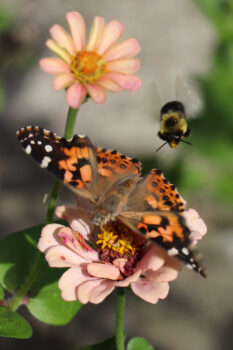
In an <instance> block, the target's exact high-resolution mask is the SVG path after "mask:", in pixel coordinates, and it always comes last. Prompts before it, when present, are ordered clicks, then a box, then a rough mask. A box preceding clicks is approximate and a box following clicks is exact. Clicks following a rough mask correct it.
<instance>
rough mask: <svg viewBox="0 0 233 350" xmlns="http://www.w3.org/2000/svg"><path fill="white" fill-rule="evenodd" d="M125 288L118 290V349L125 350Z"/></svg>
mask: <svg viewBox="0 0 233 350" xmlns="http://www.w3.org/2000/svg"><path fill="white" fill-rule="evenodd" d="M124 311H125V288H117V304H116V348H117V350H124V349H125V335H124Z"/></svg>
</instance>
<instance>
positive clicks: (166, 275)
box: [145, 266, 178, 282]
mask: <svg viewBox="0 0 233 350" xmlns="http://www.w3.org/2000/svg"><path fill="white" fill-rule="evenodd" d="M177 276H178V271H177V270H175V269H173V268H171V267H169V266H163V267H161V268H160V269H159V270H158V271H148V272H146V274H145V280H146V281H147V282H168V281H173V280H175V279H176V278H177Z"/></svg>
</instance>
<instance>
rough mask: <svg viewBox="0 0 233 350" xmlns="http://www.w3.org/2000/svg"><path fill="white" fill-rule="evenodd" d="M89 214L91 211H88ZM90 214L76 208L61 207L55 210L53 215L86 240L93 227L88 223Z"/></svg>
mask: <svg viewBox="0 0 233 350" xmlns="http://www.w3.org/2000/svg"><path fill="white" fill-rule="evenodd" d="M90 213H91V211H90ZM90 213H89V214H88V213H86V212H85V211H83V210H82V209H80V208H79V207H76V206H69V205H61V206H59V207H57V208H56V211H55V214H56V215H57V216H58V217H59V218H60V219H64V220H66V221H67V222H68V223H69V225H70V226H71V228H72V229H73V230H74V231H78V232H79V233H80V234H81V235H82V236H83V237H84V239H86V240H89V239H90V233H91V232H92V231H93V228H94V225H93V224H92V222H91V221H90V216H91V215H90Z"/></svg>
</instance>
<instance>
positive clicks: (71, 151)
mask: <svg viewBox="0 0 233 350" xmlns="http://www.w3.org/2000/svg"><path fill="white" fill-rule="evenodd" d="M17 137H18V140H19V142H20V143H21V146H22V147H23V149H24V151H25V152H26V153H27V154H28V155H30V156H31V157H32V158H33V159H34V160H36V161H37V163H39V165H40V167H41V168H46V169H48V171H50V172H51V173H52V174H53V175H55V176H56V177H58V178H59V179H60V180H62V181H63V182H64V183H65V184H67V185H69V186H70V188H71V189H73V190H75V191H76V192H77V193H78V194H80V195H82V196H83V197H85V198H88V199H91V200H93V201H95V197H97V196H98V189H97V160H96V148H95V146H94V145H93V144H92V142H91V141H90V140H89V138H88V137H87V136H78V135H75V136H73V138H72V139H71V140H66V139H65V138H63V137H58V136H57V135H56V134H54V133H52V132H51V131H48V130H45V129H42V128H40V127H38V126H28V127H26V128H22V129H20V130H19V131H17Z"/></svg>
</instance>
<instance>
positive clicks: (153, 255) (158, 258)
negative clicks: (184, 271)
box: [135, 244, 166, 272]
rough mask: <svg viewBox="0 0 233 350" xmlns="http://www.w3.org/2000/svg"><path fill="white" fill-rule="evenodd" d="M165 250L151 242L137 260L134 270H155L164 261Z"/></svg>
mask: <svg viewBox="0 0 233 350" xmlns="http://www.w3.org/2000/svg"><path fill="white" fill-rule="evenodd" d="M165 254H166V253H165V252H164V251H163V250H162V248H160V247H158V246H156V245H155V244H151V245H150V246H149V248H148V251H147V252H146V254H145V255H144V256H143V258H142V259H141V260H140V261H139V262H138V264H137V266H136V268H135V270H136V271H137V270H139V269H140V270H142V271H143V272H144V271H147V270H149V269H150V270H153V271H156V270H158V269H160V268H161V266H163V264H164V262H165Z"/></svg>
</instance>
